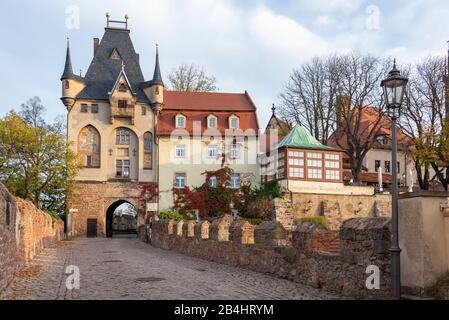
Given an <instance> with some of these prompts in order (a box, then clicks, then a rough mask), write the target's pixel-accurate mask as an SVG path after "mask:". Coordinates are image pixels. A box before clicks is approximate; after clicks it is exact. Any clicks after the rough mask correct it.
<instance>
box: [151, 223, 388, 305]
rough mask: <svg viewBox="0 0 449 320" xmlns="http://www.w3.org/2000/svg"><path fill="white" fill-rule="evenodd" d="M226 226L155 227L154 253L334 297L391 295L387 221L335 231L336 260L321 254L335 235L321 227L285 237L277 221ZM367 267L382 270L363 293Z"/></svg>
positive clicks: (299, 227)
mask: <svg viewBox="0 0 449 320" xmlns="http://www.w3.org/2000/svg"><path fill="white" fill-rule="evenodd" d="M229 221H230V217H224V218H223V219H218V220H214V221H213V222H212V224H211V225H210V230H209V228H208V227H209V224H208V223H207V222H200V223H195V222H189V224H194V227H193V228H192V227H186V228H187V229H190V230H193V235H192V234H191V233H190V234H186V233H185V232H183V233H182V232H181V233H177V232H176V229H178V228H177V226H179V225H180V224H181V225H185V224H186V223H184V222H180V223H177V224H176V225H174V222H172V221H158V222H154V223H153V230H152V233H151V235H152V238H151V243H152V245H153V246H155V247H158V248H163V249H166V250H175V251H178V252H181V253H183V254H186V255H189V256H193V257H197V258H201V259H205V260H209V261H215V262H218V263H224V264H228V265H232V266H235V267H241V268H246V269H250V270H254V271H257V272H262V273H268V274H271V275H273V276H277V277H281V278H285V279H289V280H292V281H295V282H298V283H302V284H305V285H309V286H313V287H316V288H323V289H326V290H329V291H331V292H334V293H337V294H343V295H348V296H353V297H357V298H362V297H364V298H386V297H388V295H389V282H390V268H389V266H390V256H389V252H388V243H389V241H390V220H389V219H387V218H358V219H352V220H349V221H346V222H344V223H343V225H342V228H341V230H340V231H339V242H340V252H339V253H337V254H331V253H329V252H324V251H326V250H325V249H326V248H329V245H330V243H332V242H334V241H335V233H333V235H334V237H331V236H330V235H331V234H332V233H330V232H329V231H328V230H326V229H324V227H322V226H320V225H316V224H312V223H307V222H303V223H299V224H298V225H297V226H295V228H294V230H293V232H291V233H289V232H288V231H287V230H286V229H285V228H284V227H283V226H282V225H281V224H280V223H279V222H275V221H273V222H264V223H262V224H260V225H258V226H256V227H249V226H248V225H247V224H246V223H245V222H242V221H241V220H234V221H232V222H231V223H229ZM205 226H206V227H205ZM220 226H221V228H220ZM178 230H183V228H182V227H180V228H179V229H178ZM209 231H210V232H209ZM206 232H207V233H208V234H209V235H210V236H207V235H205V233H206ZM251 233H252V234H253V236H251ZM227 236H228V238H227ZM226 238H227V239H228V240H225V239H226ZM248 239H250V240H248ZM289 239H291V240H290V241H289ZM323 249H324V250H323ZM370 265H376V266H378V267H379V269H380V289H379V290H368V289H367V288H366V284H365V282H366V279H367V277H368V276H369V275H367V274H366V268H367V267H368V266H370Z"/></svg>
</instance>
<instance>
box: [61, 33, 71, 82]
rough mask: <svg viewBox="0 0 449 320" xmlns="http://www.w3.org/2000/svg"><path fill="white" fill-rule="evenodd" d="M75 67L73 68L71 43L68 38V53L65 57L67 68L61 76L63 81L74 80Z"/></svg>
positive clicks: (65, 67)
mask: <svg viewBox="0 0 449 320" xmlns="http://www.w3.org/2000/svg"><path fill="white" fill-rule="evenodd" d="M73 78H74V74H73V67H72V58H71V57H70V43H69V38H67V53H66V56H65V66H64V72H63V73H62V76H61V81H62V80H65V79H73Z"/></svg>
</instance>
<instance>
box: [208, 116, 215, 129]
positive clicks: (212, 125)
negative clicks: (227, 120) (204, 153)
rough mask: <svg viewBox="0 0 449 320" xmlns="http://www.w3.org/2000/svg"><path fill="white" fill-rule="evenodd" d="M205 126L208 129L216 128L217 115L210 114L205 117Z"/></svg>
mask: <svg viewBox="0 0 449 320" xmlns="http://www.w3.org/2000/svg"><path fill="white" fill-rule="evenodd" d="M207 127H208V128H209V129H216V128H217V117H216V116H213V115H210V116H208V117H207Z"/></svg>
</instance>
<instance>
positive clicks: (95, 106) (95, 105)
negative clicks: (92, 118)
mask: <svg viewBox="0 0 449 320" xmlns="http://www.w3.org/2000/svg"><path fill="white" fill-rule="evenodd" d="M92 113H98V104H93V105H92Z"/></svg>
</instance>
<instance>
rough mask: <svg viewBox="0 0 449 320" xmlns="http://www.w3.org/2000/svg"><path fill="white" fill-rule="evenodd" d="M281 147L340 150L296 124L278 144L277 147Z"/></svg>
mask: <svg viewBox="0 0 449 320" xmlns="http://www.w3.org/2000/svg"><path fill="white" fill-rule="evenodd" d="M282 147H293V148H302V149H314V150H329V151H342V150H340V149H337V148H333V147H329V146H326V145H324V144H322V143H321V142H319V141H318V140H317V139H315V137H314V136H312V135H311V134H310V133H309V132H308V131H307V130H306V129H305V128H304V127H302V126H300V125H296V126H295V127H294V128H293V129H292V130H291V131H290V133H289V134H288V135H287V136H286V137H285V138H284V139H283V140H282V141H281V142H280V143H279V144H278V149H279V148H282Z"/></svg>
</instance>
